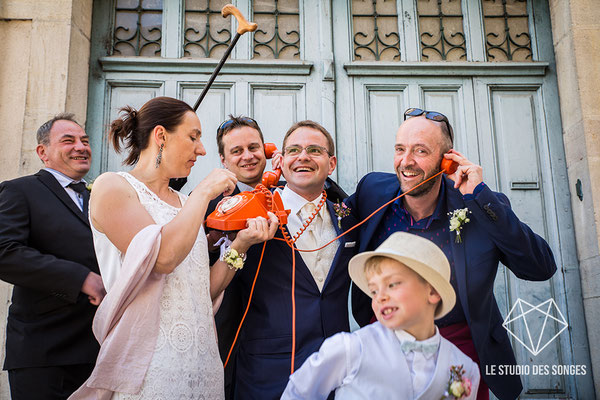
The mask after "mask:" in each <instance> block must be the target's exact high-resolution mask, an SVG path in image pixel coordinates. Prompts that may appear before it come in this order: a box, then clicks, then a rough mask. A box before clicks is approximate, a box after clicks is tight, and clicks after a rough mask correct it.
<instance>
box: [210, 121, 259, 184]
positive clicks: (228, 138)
mask: <svg viewBox="0 0 600 400" xmlns="http://www.w3.org/2000/svg"><path fill="white" fill-rule="evenodd" d="M221 162H222V163H223V165H224V166H225V168H227V169H228V170H230V171H231V172H233V173H234V174H235V175H236V177H237V179H238V180H239V181H240V182H243V183H245V184H246V185H250V186H252V187H254V186H256V184H258V183H260V181H261V178H262V173H263V171H264V170H265V167H266V165H267V159H266V157H265V146H264V143H263V141H262V140H261V138H260V133H259V132H258V131H257V130H256V129H254V128H251V127H249V126H242V127H240V128H235V129H232V130H231V131H229V132H227V133H226V134H225V135H224V136H223V155H222V156H221Z"/></svg>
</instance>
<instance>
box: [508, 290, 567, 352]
mask: <svg viewBox="0 0 600 400" xmlns="http://www.w3.org/2000/svg"><path fill="white" fill-rule="evenodd" d="M523 305H525V306H527V307H528V309H527V310H524V309H523ZM546 305H547V308H545V310H543V309H542V308H543V307H545V306H546ZM553 306H554V309H555V310H556V312H557V313H558V316H559V317H554V316H553V315H551V314H550V310H551V309H552V307H553ZM517 307H518V311H520V312H519V313H518V315H516V316H514V314H515V309H517ZM534 311H538V312H540V313H542V315H544V322H543V324H542V329H541V330H540V333H539V337H538V338H537V343H536V344H535V345H534V342H533V339H532V337H531V331H530V329H529V325H528V323H527V318H526V316H527V314H529V313H532V312H534ZM521 318H522V319H523V323H524V324H525V331H526V333H527V339H528V340H529V345H527V344H525V343H524V342H523V340H522V339H521V338H520V337H518V336H517V335H516V334H515V333H514V332H512V331H511V330H510V328H509V327H508V325H509V324H510V323H511V322H515V321H517V320H519V319H521ZM548 319H552V320H554V321H556V322H558V324H559V325H561V326H562V327H561V328H560V329H559V331H558V332H557V333H556V334H555V335H554V336H552V338H550V340H548V341H547V342H546V343H545V344H544V345H543V346H542V347H541V348H540V345H541V341H542V337H543V335H544V330H545V328H546V324H547V323H548ZM502 326H503V327H504V329H506V331H507V332H508V333H509V334H511V335H512V336H513V337H514V338H515V339H516V340H517V341H518V342H519V343H521V345H523V347H525V348H526V349H527V350H528V351H529V352H530V353H531V354H533V355H534V356H537V355H538V354H540V353H541V352H542V350H544V349H545V348H546V347H547V346H548V345H549V344H550V343H552V342H553V341H554V339H556V338H557V337H558V335H560V334H561V333H562V332H563V331H564V330H565V329H567V328H568V327H569V324H568V323H567V321H566V319H565V317H564V315H563V313H562V312H561V311H560V309H559V308H558V305H557V304H556V302H555V301H554V299H552V298H550V299H548V300H546V301H544V302H542V303H540V304H538V305H537V306H534V305H533V304H531V303H528V302H527V301H525V300H523V299H521V298H517V301H516V302H515V304H514V305H513V306H512V308H511V309H510V311H509V312H508V314H507V315H506V318H504V321H503V322H502Z"/></svg>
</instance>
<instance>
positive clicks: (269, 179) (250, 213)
mask: <svg viewBox="0 0 600 400" xmlns="http://www.w3.org/2000/svg"><path fill="white" fill-rule="evenodd" d="M276 151H277V147H276V146H275V144H273V143H265V156H266V157H267V158H269V159H270V158H272V157H273V154H274V153H275V152H276ZM280 177H281V169H276V170H274V171H267V172H265V173H264V174H263V177H262V185H258V186H257V187H256V189H254V190H253V191H251V192H242V193H240V194H237V195H235V196H233V197H230V198H228V199H227V200H225V201H223V202H221V203H220V204H219V205H218V206H217V208H216V209H215V211H214V212H213V213H212V214H210V215H209V216H208V218H206V226H208V227H209V228H213V229H218V230H221V231H239V230H241V229H244V228H246V220H247V219H248V218H256V217H265V218H268V216H267V212H268V211H271V212H272V213H274V214H275V216H276V217H277V218H278V219H279V223H280V224H281V225H285V224H287V216H288V215H289V214H290V210H285V209H284V207H283V202H282V201H281V196H280V195H279V193H277V192H276V193H273V194H272V193H271V192H270V191H269V190H268V188H271V187H273V186H277V183H278V182H279V178H280Z"/></svg>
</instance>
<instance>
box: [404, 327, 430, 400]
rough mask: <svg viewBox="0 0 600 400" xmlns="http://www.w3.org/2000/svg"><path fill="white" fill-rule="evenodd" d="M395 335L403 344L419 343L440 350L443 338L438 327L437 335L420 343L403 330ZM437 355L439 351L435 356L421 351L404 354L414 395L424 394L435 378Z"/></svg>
mask: <svg viewBox="0 0 600 400" xmlns="http://www.w3.org/2000/svg"><path fill="white" fill-rule="evenodd" d="M394 334H395V335H396V337H397V338H398V340H400V343H401V344H402V343H404V342H417V343H422V344H425V345H435V346H436V348H439V345H440V337H441V336H440V332H439V330H438V328H437V326H436V327H435V335H433V336H432V337H430V338H429V339H425V340H420V341H419V340H417V339H415V337H414V336H413V335H411V334H410V333H408V332H406V331H403V330H401V329H400V330H396V331H394ZM437 353H438V352H437V350H436V352H435V353H434V354H423V353H422V352H420V351H409V352H405V353H404V357H405V358H406V363H407V364H408V369H409V370H410V376H411V378H412V386H413V393H415V394H416V395H417V396H419V395H420V394H421V393H423V391H424V390H425V388H426V387H427V384H428V383H429V382H430V381H431V378H433V374H434V373H435V366H436V364H437ZM417 372H418V373H417Z"/></svg>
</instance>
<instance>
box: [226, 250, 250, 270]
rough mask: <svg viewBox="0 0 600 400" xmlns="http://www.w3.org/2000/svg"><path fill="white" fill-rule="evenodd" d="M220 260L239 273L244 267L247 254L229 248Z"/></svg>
mask: <svg viewBox="0 0 600 400" xmlns="http://www.w3.org/2000/svg"><path fill="white" fill-rule="evenodd" d="M220 260H221V261H223V262H224V263H225V264H227V266H228V267H229V269H235V270H236V271H238V270H240V269H242V268H243V267H244V261H246V254H244V253H238V251H237V250H236V249H232V248H231V247H229V248H227V250H225V251H224V252H223V253H222V254H221V257H220Z"/></svg>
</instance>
